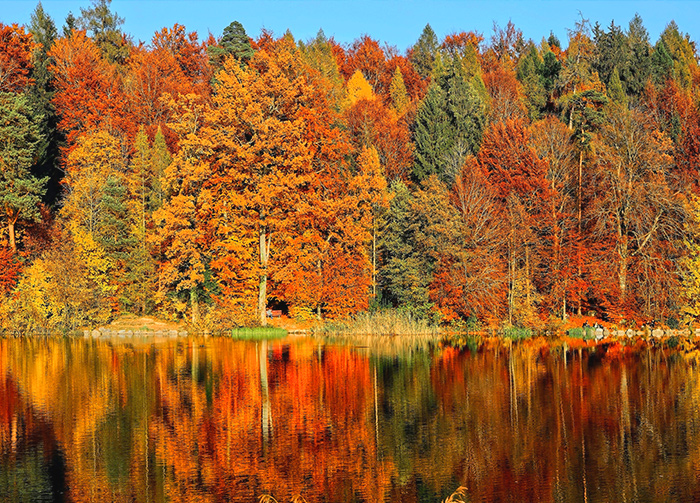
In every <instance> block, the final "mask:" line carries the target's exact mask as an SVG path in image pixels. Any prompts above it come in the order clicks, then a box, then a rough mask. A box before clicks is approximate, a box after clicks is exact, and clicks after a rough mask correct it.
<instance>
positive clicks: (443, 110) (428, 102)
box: [413, 82, 454, 181]
mask: <svg viewBox="0 0 700 503" xmlns="http://www.w3.org/2000/svg"><path fill="white" fill-rule="evenodd" d="M413 141H414V143H415V146H416V160H415V163H414V166H413V178H414V179H415V180H417V181H420V180H423V179H424V178H426V177H428V176H429V175H433V174H437V173H439V172H441V171H442V166H443V162H444V161H443V158H444V155H445V154H446V153H447V152H449V150H450V148H451V147H452V145H453V143H454V139H453V137H452V128H451V126H450V118H449V115H448V113H447V96H446V93H445V91H443V90H442V88H441V87H440V86H439V85H437V84H436V83H434V82H433V83H432V84H431V85H430V87H429V88H428V92H427V94H426V95H425V98H424V99H423V101H422V103H421V105H420V107H419V108H418V113H417V114H416V123H415V129H414V133H413Z"/></svg>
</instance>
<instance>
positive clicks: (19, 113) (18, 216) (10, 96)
mask: <svg viewBox="0 0 700 503" xmlns="http://www.w3.org/2000/svg"><path fill="white" fill-rule="evenodd" d="M0 117H2V120H0V212H1V213H0V217H1V218H2V219H3V220H4V221H5V225H6V226H7V239H8V243H9V245H10V247H11V248H12V250H17V236H16V225H17V223H18V222H19V221H20V220H28V221H33V220H37V219H38V218H39V216H40V214H39V208H38V204H39V202H41V198H42V196H43V195H44V191H45V186H46V178H37V177H35V176H33V175H32V173H31V166H32V164H33V162H34V158H35V156H36V152H37V146H38V143H39V128H38V126H37V122H39V121H40V119H41V118H40V117H37V116H36V114H35V112H34V111H33V110H31V108H30V105H29V100H28V99H27V97H26V96H25V95H24V94H15V93H0Z"/></svg>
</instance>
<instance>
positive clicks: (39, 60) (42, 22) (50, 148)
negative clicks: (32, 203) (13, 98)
mask: <svg viewBox="0 0 700 503" xmlns="http://www.w3.org/2000/svg"><path fill="white" fill-rule="evenodd" d="M29 31H30V33H31V34H32V38H33V39H34V41H35V42H38V44H40V45H38V46H37V47H36V49H35V50H34V55H33V61H34V66H33V68H32V73H31V76H32V79H34V85H32V86H30V87H29V88H28V99H29V101H30V103H31V106H32V108H33V109H34V110H36V111H37V114H38V116H39V117H41V119H42V120H41V121H39V123H38V128H39V138H40V142H39V144H38V148H37V161H36V163H35V172H36V173H37V174H38V175H39V176H46V177H48V184H47V188H46V202H47V203H49V204H53V203H55V202H56V200H57V198H58V195H59V193H60V191H61V185H60V182H61V178H62V173H61V170H60V169H59V166H58V162H59V156H60V148H59V146H60V143H61V141H62V139H63V138H62V135H61V134H60V132H59V131H58V127H57V125H58V117H57V115H56V111H55V109H54V106H53V103H51V100H52V99H53V96H54V89H53V82H52V77H51V73H50V72H49V66H50V65H51V63H52V58H51V57H50V56H49V55H48V52H49V50H50V49H51V47H52V46H53V43H54V41H55V40H56V37H57V33H56V25H55V23H54V22H53V19H51V17H50V16H49V15H48V14H46V12H45V11H44V9H43V7H42V5H41V2H39V3H38V4H37V6H36V9H35V10H34V12H33V13H32V16H31V24H30V25H29Z"/></svg>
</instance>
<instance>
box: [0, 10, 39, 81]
mask: <svg viewBox="0 0 700 503" xmlns="http://www.w3.org/2000/svg"><path fill="white" fill-rule="evenodd" d="M36 47H37V45H36V44H35V43H33V42H32V35H31V34H30V33H27V32H25V31H24V26H17V24H13V25H6V24H3V23H0V92H18V91H21V90H22V89H24V88H25V87H27V85H28V84H30V83H32V80H31V78H30V77H29V72H30V70H31V69H32V52H33V51H34V49H35V48H36Z"/></svg>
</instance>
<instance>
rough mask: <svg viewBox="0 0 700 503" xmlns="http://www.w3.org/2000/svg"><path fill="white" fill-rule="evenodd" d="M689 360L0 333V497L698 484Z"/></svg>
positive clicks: (678, 495)
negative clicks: (24, 336)
mask: <svg viewBox="0 0 700 503" xmlns="http://www.w3.org/2000/svg"><path fill="white" fill-rule="evenodd" d="M697 374H698V372H697V368H696V365H695V364H694V362H693V361H690V360H688V359H687V358H685V357H684V356H683V354H682V353H676V352H670V351H668V350H666V349H660V348H653V347H647V346H643V345H642V346H640V345H638V346H634V347H626V346H622V345H620V344H616V343H614V344H608V345H603V346H598V347H596V348H589V347H580V348H576V349H573V350H572V349H566V348H564V347H562V346H561V345H555V346H552V345H550V344H549V343H547V342H546V341H543V340H539V341H538V340H535V341H528V342H525V343H520V344H492V345H486V346H482V347H481V348H480V349H478V350H472V351H470V350H467V349H456V348H451V347H441V346H440V345H439V344H436V343H435V341H425V340H414V341H411V342H410V344H405V343H404V344H403V345H402V344H401V343H397V341H395V340H393V341H390V342H387V343H375V342H369V341H367V340H360V339H356V340H346V341H343V343H342V345H341V343H340V342H338V341H336V342H335V343H334V344H332V345H331V344H324V343H323V342H322V341H319V340H314V339H310V338H297V339H288V340H283V341H274V342H273V341H269V342H264V341H255V342H253V341H251V342H244V341H232V340H229V339H217V338H211V339H178V340H169V341H163V342H158V343H153V342H151V341H131V342H129V343H124V342H123V341H122V342H121V343H117V342H109V341H94V340H89V341H85V340H71V339H57V340H45V339H44V340H14V339H4V340H0V377H1V378H0V447H1V452H2V455H1V457H0V495H6V496H0V499H2V498H3V497H5V498H6V500H7V501H23V500H25V501H56V500H59V501H60V500H65V501H75V502H80V501H86V502H87V501H98V500H101V499H104V500H109V501H136V502H153V501H182V502H189V501H212V502H214V501H236V502H237V501H240V502H255V501H257V499H258V498H259V497H260V496H261V495H272V496H274V498H275V499H276V500H277V501H280V502H282V501H290V500H291V499H292V498H293V497H294V496H295V495H302V496H303V497H304V498H305V499H306V501H308V502H309V503H314V502H322V501H329V502H350V501H368V502H369V501H408V502H418V501H421V502H422V501H442V500H444V499H445V498H447V497H448V496H449V495H450V494H452V492H453V491H455V489H457V488H458V487H459V486H464V488H465V492H466V494H467V496H468V498H469V499H470V500H471V501H486V502H492V501H493V502H495V501H586V500H587V501H693V500H700V483H699V482H698V478H697V473H698V472H699V471H700V435H698V433H699V430H700V385H699V382H698V375H697Z"/></svg>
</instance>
